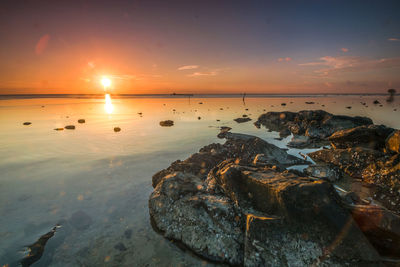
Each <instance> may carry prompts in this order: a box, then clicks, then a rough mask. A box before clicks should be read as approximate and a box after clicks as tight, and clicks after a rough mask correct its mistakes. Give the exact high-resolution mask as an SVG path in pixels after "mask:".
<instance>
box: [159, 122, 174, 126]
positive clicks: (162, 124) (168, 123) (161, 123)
mask: <svg viewBox="0 0 400 267" xmlns="http://www.w3.org/2000/svg"><path fill="white" fill-rule="evenodd" d="M160 126H162V127H171V126H174V121H172V120H166V121H160Z"/></svg>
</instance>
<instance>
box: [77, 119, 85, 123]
mask: <svg viewBox="0 0 400 267" xmlns="http://www.w3.org/2000/svg"><path fill="white" fill-rule="evenodd" d="M85 122H86V121H85V119H79V120H78V123H85Z"/></svg>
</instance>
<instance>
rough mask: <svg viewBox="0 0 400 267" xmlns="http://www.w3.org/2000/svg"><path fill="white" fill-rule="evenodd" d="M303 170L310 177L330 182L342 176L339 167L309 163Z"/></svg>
mask: <svg viewBox="0 0 400 267" xmlns="http://www.w3.org/2000/svg"><path fill="white" fill-rule="evenodd" d="M304 172H305V173H306V174H307V175H309V176H311V177H316V178H320V179H324V180H328V181H330V182H335V181H337V180H339V179H340V178H342V176H343V174H342V171H341V170H340V169H339V168H337V167H335V166H328V165H310V166H308V167H307V168H305V169H304Z"/></svg>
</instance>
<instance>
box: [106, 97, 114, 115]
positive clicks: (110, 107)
mask: <svg viewBox="0 0 400 267" xmlns="http://www.w3.org/2000/svg"><path fill="white" fill-rule="evenodd" d="M105 97H106V98H105V101H106V103H105V104H104V109H105V110H106V112H107V113H108V114H111V113H112V112H113V111H114V106H113V104H112V103H111V96H110V94H106V96H105Z"/></svg>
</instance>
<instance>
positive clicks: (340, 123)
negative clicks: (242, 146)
mask: <svg viewBox="0 0 400 267" xmlns="http://www.w3.org/2000/svg"><path fill="white" fill-rule="evenodd" d="M370 124H372V120H371V119H369V118H366V117H358V116H356V117H350V116H341V115H333V114H331V113H328V112H326V111H323V110H303V111H300V112H289V111H283V112H268V113H265V114H262V115H261V116H260V117H259V118H258V120H257V121H256V122H255V125H256V126H257V127H260V126H261V125H263V126H265V127H266V128H268V129H270V130H273V131H279V132H282V131H287V130H288V129H289V130H290V132H291V133H293V134H294V135H306V136H308V137H310V138H312V139H326V138H327V137H329V136H330V135H332V134H333V133H334V132H337V131H339V130H344V129H350V128H354V127H357V126H363V125H370Z"/></svg>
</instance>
